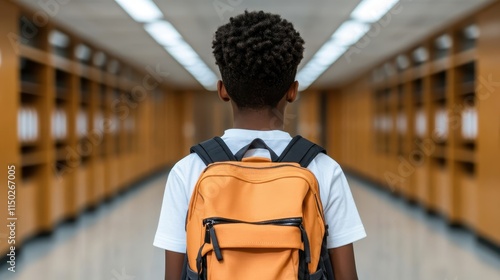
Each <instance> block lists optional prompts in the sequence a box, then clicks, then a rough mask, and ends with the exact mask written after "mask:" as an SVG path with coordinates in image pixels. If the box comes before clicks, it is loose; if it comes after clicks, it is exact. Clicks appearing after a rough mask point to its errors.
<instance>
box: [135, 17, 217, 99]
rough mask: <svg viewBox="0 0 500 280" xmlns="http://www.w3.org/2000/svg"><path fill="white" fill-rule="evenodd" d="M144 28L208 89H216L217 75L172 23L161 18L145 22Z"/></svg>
mask: <svg viewBox="0 0 500 280" xmlns="http://www.w3.org/2000/svg"><path fill="white" fill-rule="evenodd" d="M144 29H145V30H146V31H147V32H148V33H149V35H151V37H153V39H155V40H156V42H157V43H158V44H160V45H162V46H163V47H164V48H165V50H166V51H167V52H168V53H169V54H170V55H171V56H172V57H173V58H174V59H175V60H177V62H179V64H181V65H182V66H183V67H184V68H185V69H186V70H187V71H188V72H189V73H190V74H191V75H192V76H193V77H194V78H195V79H196V80H198V82H199V83H200V84H202V85H203V86H204V87H205V88H206V89H207V90H215V89H216V84H217V80H218V78H217V76H216V75H215V74H214V72H213V71H212V70H211V69H210V68H208V66H207V65H206V64H205V62H203V60H202V59H201V58H200V56H199V55H198V54H197V53H196V51H195V50H193V48H192V47H191V46H190V45H189V44H188V43H186V41H184V39H183V38H182V35H181V34H179V32H178V31H177V29H175V27H174V26H173V25H172V24H171V23H169V22H167V21H164V20H160V21H156V22H151V23H147V24H145V25H144Z"/></svg>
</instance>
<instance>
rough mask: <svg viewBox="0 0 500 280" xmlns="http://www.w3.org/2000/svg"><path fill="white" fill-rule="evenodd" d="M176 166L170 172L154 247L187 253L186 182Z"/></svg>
mask: <svg viewBox="0 0 500 280" xmlns="http://www.w3.org/2000/svg"><path fill="white" fill-rule="evenodd" d="M181 174H182V173H180V172H179V171H178V166H174V167H173V168H172V170H171V171H170V173H169V175H168V179H167V185H166V187H165V193H164V195H163V203H162V207H161V212H160V220H159V222H158V229H157V230H156V235H155V238H154V242H153V245H154V246H156V247H159V248H162V249H165V250H169V251H173V252H178V253H185V252H186V232H185V226H184V225H185V219H186V213H187V208H188V201H187V195H186V180H185V179H184V178H183V177H182V175H181Z"/></svg>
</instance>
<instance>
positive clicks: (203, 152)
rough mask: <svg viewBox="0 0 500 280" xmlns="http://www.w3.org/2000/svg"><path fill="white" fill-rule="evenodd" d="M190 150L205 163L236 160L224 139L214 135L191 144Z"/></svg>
mask: <svg viewBox="0 0 500 280" xmlns="http://www.w3.org/2000/svg"><path fill="white" fill-rule="evenodd" d="M190 152H191V153H196V154H197V155H198V156H199V157H200V158H201V160H203V162H204V163H205V164H206V165H209V164H211V163H214V162H219V161H235V160H236V158H235V157H234V155H233V153H231V150H229V148H228V147H227V145H226V143H224V140H222V139H221V138H220V137H214V138H212V139H210V140H207V141H205V142H202V143H200V144H198V145H196V146H193V147H191V149H190Z"/></svg>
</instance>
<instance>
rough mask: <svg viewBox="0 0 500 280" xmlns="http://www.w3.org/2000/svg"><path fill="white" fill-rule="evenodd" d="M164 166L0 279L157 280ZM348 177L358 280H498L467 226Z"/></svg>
mask: <svg viewBox="0 0 500 280" xmlns="http://www.w3.org/2000/svg"><path fill="white" fill-rule="evenodd" d="M166 172H167V171H165V172H163V173H161V174H158V175H155V176H154V177H152V178H150V179H148V180H147V181H145V182H141V183H140V184H138V185H137V186H134V188H132V189H131V190H129V191H128V192H126V193H124V194H122V195H121V196H119V197H117V198H116V199H114V200H113V201H111V202H108V203H107V204H104V205H102V206H101V207H100V208H99V209H97V210H96V211H95V212H89V213H86V214H84V215H83V216H82V217H81V219H79V220H78V221H77V222H75V223H74V224H63V225H61V226H60V227H59V228H58V229H57V230H56V231H55V232H54V234H53V235H52V236H50V237H42V238H37V239H35V240H33V241H31V242H30V243H29V244H28V245H27V246H26V247H25V248H23V251H22V255H21V256H20V258H19V262H18V264H17V271H16V273H15V274H13V273H10V272H8V271H7V270H6V269H2V270H1V272H0V279H2V280H24V279H38V280H54V279H57V280H59V279H71V280H89V279H92V280H101V279H102V280H133V279H135V280H143V279H144V280H146V279H162V277H163V267H164V266H163V251H162V250H160V249H158V248H155V247H153V246H152V242H153V236H154V234H155V230H156V226H157V222H158V214H159V211H160V207H161V201H162V196H163V190H164V184H165V181H166V176H167V175H166ZM348 181H349V183H350V186H351V190H352V192H353V195H354V198H355V200H356V204H357V206H358V209H359V212H360V215H361V217H362V219H363V223H364V225H365V228H366V231H367V234H368V237H367V238H365V239H363V240H361V241H359V242H357V243H356V244H355V251H356V262H357V268H358V273H359V279H368V280H370V279H385V280H422V279H425V280H433V279H436V280H477V279H481V280H483V279H484V280H496V279H500V256H499V253H498V252H495V251H492V250H491V249H490V248H489V247H487V246H484V245H482V244H480V243H478V242H477V240H476V238H475V237H474V236H473V235H472V234H471V233H470V232H469V231H467V230H460V229H452V228H450V227H448V226H447V225H446V223H445V220H444V219H442V218H439V217H435V216H429V215H428V214H426V213H424V211H423V210H422V209H421V208H419V207H416V206H411V205H409V204H407V203H406V202H404V201H403V200H402V199H401V198H398V197H395V196H392V195H390V194H388V193H386V192H383V191H381V190H379V189H377V188H375V187H374V186H371V185H369V184H368V183H366V182H364V181H361V180H359V179H357V178H355V177H351V176H348ZM256 279H257V278H256Z"/></svg>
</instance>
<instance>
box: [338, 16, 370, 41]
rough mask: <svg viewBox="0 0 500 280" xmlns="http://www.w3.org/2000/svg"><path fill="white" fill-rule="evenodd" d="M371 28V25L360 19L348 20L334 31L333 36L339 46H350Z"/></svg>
mask: <svg viewBox="0 0 500 280" xmlns="http://www.w3.org/2000/svg"><path fill="white" fill-rule="evenodd" d="M368 30H370V25H368V24H366V23H362V22H359V21H354V20H348V21H346V22H344V23H342V25H341V26H340V27H339V29H337V31H335V33H333V35H332V38H333V39H334V40H335V41H336V43H337V44H338V45H339V46H350V45H353V44H355V43H356V42H358V41H359V39H361V38H362V37H363V36H365V34H366V32H368Z"/></svg>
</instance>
